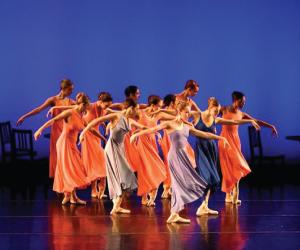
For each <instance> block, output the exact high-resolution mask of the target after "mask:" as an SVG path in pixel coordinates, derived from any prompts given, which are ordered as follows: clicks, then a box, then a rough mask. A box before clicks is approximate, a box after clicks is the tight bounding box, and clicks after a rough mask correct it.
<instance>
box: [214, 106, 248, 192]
mask: <svg viewBox="0 0 300 250" xmlns="http://www.w3.org/2000/svg"><path fill="white" fill-rule="evenodd" d="M223 118H225V119H233V120H241V119H242V112H240V111H238V112H237V113H232V112H228V111H225V112H224V113H223ZM238 128H239V126H238V125H223V126H222V131H221V136H224V137H225V138H226V139H227V141H228V143H229V144H230V148H229V149H228V148H226V149H225V148H224V142H223V141H222V140H220V141H219V157H220V165H221V171H222V176H223V179H222V191H223V192H226V193H229V192H231V191H232V189H233V187H234V185H235V184H236V183H238V182H239V180H240V179H241V178H242V177H244V176H246V175H247V174H249V173H250V172H251V170H250V167H249V165H248V163H247V161H246V160H245V158H244V156H243V154H242V151H241V142H240V137H239V133H238Z"/></svg>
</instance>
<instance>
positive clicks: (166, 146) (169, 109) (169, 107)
mask: <svg viewBox="0 0 300 250" xmlns="http://www.w3.org/2000/svg"><path fill="white" fill-rule="evenodd" d="M183 103H186V102H183ZM187 105H189V104H188V103H187ZM164 107H165V109H159V110H157V111H155V112H153V114H157V113H166V114H169V115H173V116H174V118H175V116H177V115H178V110H177V108H176V96H175V95H173V94H169V95H166V96H165V98H164ZM186 122H187V120H186ZM191 125H192V124H191ZM159 142H160V147H161V149H162V153H163V157H164V163H165V167H166V172H167V178H166V180H165V181H164V184H163V189H164V190H163V193H162V195H161V198H162V199H167V198H170V196H171V191H170V186H171V178H170V170H169V166H168V152H169V150H170V147H171V142H170V138H169V135H168V134H167V133H166V131H165V130H164V131H163V137H162V140H160V141H159ZM186 152H187V154H188V155H189V157H190V160H191V163H192V165H193V167H194V168H196V162H195V153H194V150H193V148H192V146H191V145H190V144H189V142H187V144H186Z"/></svg>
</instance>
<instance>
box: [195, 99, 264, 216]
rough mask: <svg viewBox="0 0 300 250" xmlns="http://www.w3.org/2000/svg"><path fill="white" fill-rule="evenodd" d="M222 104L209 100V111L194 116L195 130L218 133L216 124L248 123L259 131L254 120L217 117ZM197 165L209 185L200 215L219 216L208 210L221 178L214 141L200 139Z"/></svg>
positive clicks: (196, 151)
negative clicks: (211, 197) (210, 198)
mask: <svg viewBox="0 0 300 250" xmlns="http://www.w3.org/2000/svg"><path fill="white" fill-rule="evenodd" d="M220 108H221V106H220V104H219V102H218V100H217V99H216V98H214V97H210V98H209V99H208V108H207V110H205V111H203V112H201V113H199V112H196V114H194V118H195V120H194V122H195V124H196V126H195V128H196V129H198V130H200V131H203V132H209V133H213V134H215V133H216V124H223V125H240V124H246V123H252V125H253V126H254V127H256V128H257V129H258V128H259V126H258V125H257V123H256V122H255V121H254V120H249V119H244V120H228V119H224V118H220V117H217V116H218V114H219V111H220ZM195 154H196V163H197V167H198V170H199V174H200V176H201V177H202V178H203V179H204V180H205V181H206V182H207V184H208V188H209V190H208V192H207V194H206V196H205V199H204V200H203V203H202V204H201V206H200V209H199V215H203V214H218V211H215V210H211V209H209V208H208V201H209V197H210V195H211V193H212V192H214V191H215V190H216V189H217V188H218V186H219V184H220V177H219V174H218V166H217V164H218V151H217V145H216V143H215V141H214V140H209V139H204V138H200V137H198V138H197V140H196V145H195Z"/></svg>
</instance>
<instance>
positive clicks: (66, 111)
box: [34, 110, 71, 140]
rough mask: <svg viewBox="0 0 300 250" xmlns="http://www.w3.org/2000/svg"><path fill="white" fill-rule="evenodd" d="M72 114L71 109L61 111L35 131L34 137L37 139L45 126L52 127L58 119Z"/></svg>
mask: <svg viewBox="0 0 300 250" xmlns="http://www.w3.org/2000/svg"><path fill="white" fill-rule="evenodd" d="M70 115H71V111H70V110H65V111H63V112H62V113H60V114H59V115H57V116H55V117H54V118H52V119H50V120H49V121H47V122H45V123H44V124H43V125H42V126H41V127H40V128H39V129H38V130H37V131H36V132H35V133H34V139H35V140H37V139H38V138H39V137H40V136H41V134H42V132H43V130H44V129H45V128H48V127H50V126H51V125H52V124H53V123H54V122H56V121H58V120H61V119H66V118H68V117H69V116H70Z"/></svg>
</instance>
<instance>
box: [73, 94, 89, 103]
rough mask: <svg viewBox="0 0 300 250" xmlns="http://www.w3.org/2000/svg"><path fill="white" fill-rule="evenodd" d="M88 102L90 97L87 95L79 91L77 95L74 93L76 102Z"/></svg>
mask: <svg viewBox="0 0 300 250" xmlns="http://www.w3.org/2000/svg"><path fill="white" fill-rule="evenodd" d="M81 103H83V104H89V103H90V99H89V97H88V96H87V95H86V94H85V93H83V92H79V93H78V94H77V95H76V104H81Z"/></svg>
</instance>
